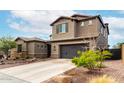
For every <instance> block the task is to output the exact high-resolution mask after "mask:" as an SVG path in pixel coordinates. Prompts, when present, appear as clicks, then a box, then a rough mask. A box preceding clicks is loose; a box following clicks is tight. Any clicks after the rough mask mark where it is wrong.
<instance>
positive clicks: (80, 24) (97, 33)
mask: <svg viewBox="0 0 124 93" xmlns="http://www.w3.org/2000/svg"><path fill="white" fill-rule="evenodd" d="M51 26H52V35H51V57H53V58H72V57H74V56H77V51H78V50H81V51H85V50H88V49H91V50H95V49H108V35H109V28H108V23H104V22H103V20H102V18H101V16H100V15H97V16H87V15H79V14H75V15H72V16H71V17H66V16H61V17H59V18H58V19H56V20H55V21H54V22H53V23H52V24H51Z"/></svg>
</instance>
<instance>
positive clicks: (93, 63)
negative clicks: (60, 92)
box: [72, 50, 111, 70]
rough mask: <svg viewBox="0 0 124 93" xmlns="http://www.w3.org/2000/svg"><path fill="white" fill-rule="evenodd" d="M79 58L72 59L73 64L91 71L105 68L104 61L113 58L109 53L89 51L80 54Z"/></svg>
mask: <svg viewBox="0 0 124 93" xmlns="http://www.w3.org/2000/svg"><path fill="white" fill-rule="evenodd" d="M78 55H79V57H74V58H73V59H72V63H74V64H75V65H76V66H77V67H80V66H83V67H85V68H87V69H89V70H94V69H98V68H99V70H100V68H102V67H104V65H103V64H102V63H103V61H104V60H105V59H106V58H108V57H110V56H111V53H110V52H108V51H98V50H97V51H93V50H88V51H85V52H79V51H78Z"/></svg>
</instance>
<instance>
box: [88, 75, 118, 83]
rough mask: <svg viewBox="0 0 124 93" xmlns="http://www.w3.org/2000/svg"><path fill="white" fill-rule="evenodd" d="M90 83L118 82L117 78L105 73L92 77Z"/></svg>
mask: <svg viewBox="0 0 124 93" xmlns="http://www.w3.org/2000/svg"><path fill="white" fill-rule="evenodd" d="M89 83H116V80H115V79H114V78H112V77H110V76H107V75H103V76H99V77H95V78H92V79H91V80H90V81H89Z"/></svg>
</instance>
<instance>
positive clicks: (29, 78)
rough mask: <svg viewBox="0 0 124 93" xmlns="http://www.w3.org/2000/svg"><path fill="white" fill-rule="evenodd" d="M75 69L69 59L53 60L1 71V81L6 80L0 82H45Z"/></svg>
mask: <svg viewBox="0 0 124 93" xmlns="http://www.w3.org/2000/svg"><path fill="white" fill-rule="evenodd" d="M74 67H75V66H74V65H73V64H72V63H71V61H70V60H69V59H51V60H48V61H41V62H37V63H31V64H27V65H21V66H16V67H11V68H5V69H1V70H0V79H1V78H2V79H4V80H0V82H8V83H10V82H17V83H20V82H34V83H37V82H43V81H45V80H47V79H49V78H51V77H53V76H55V75H58V74H60V73H62V72H65V71H67V70H69V69H72V68H74ZM6 79H7V80H6ZM9 80H10V81H9Z"/></svg>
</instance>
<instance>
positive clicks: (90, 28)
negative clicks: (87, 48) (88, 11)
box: [76, 19, 98, 37]
mask: <svg viewBox="0 0 124 93" xmlns="http://www.w3.org/2000/svg"><path fill="white" fill-rule="evenodd" d="M90 20H91V21H92V24H91V25H89V20H87V21H81V22H78V23H77V32H76V37H89V36H91V37H93V36H98V31H97V26H98V25H97V19H90ZM82 22H84V26H81V24H82Z"/></svg>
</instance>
